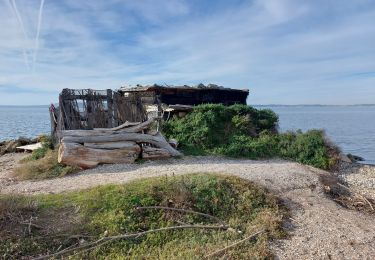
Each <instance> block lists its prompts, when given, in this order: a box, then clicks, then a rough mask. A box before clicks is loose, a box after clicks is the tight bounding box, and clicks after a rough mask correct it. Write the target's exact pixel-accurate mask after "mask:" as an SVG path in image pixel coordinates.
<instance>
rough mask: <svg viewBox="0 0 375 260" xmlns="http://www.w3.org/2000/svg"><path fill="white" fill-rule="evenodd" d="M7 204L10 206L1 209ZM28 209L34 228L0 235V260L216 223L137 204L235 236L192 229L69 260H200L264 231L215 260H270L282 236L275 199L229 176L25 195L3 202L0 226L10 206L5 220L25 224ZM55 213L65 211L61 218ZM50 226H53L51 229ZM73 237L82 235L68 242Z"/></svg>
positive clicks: (80, 254) (104, 247)
mask: <svg viewBox="0 0 375 260" xmlns="http://www.w3.org/2000/svg"><path fill="white" fill-rule="evenodd" d="M9 200H11V203H4V202H6V201H9ZM30 203H32V205H34V206H35V207H36V208H35V207H34V208H33V213H32V214H34V215H33V216H34V218H33V219H34V222H33V223H34V224H35V225H36V226H38V228H37V227H33V226H32V227H31V232H28V230H27V228H28V226H26V227H24V228H25V229H26V232H25V230H24V231H22V232H21V231H19V232H12V233H11V234H8V235H7V236H4V234H1V232H4V231H1V232H0V242H1V243H0V256H2V257H4V258H22V257H35V256H38V255H42V254H48V253H53V252H56V251H58V250H61V249H63V248H66V247H69V246H76V245H78V244H79V243H81V244H82V243H83V244H84V243H88V242H89V241H95V240H97V239H98V238H100V237H103V235H104V234H105V235H107V236H112V235H118V234H125V233H134V232H140V231H145V230H150V229H155V228H161V227H170V226H176V225H181V224H182V223H187V224H202V225H217V223H213V222H212V220H210V219H207V218H204V217H202V216H199V215H195V214H185V213H179V212H172V211H164V210H143V211H138V210H136V207H138V206H167V207H175V208H182V209H189V210H194V211H198V212H202V213H207V214H211V215H213V216H215V217H218V218H220V219H222V220H223V221H225V222H226V223H227V224H228V225H229V226H230V227H231V228H234V229H236V230H240V231H242V233H241V234H240V233H236V232H230V231H220V230H196V229H194V230H193V229H190V230H187V229H186V230H175V231H163V232H158V233H153V234H148V235H146V236H142V237H139V238H135V239H130V240H116V241H113V242H111V243H108V244H105V245H102V246H99V247H95V248H94V249H92V250H90V251H87V252H76V254H75V255H74V257H73V258H77V259H82V258H84V259H97V258H100V259H104V258H109V259H119V258H121V259H122V258H125V259H133V258H135V259H197V258H198V259H199V258H202V257H203V256H205V255H207V254H208V253H210V252H213V251H216V250H218V249H221V248H223V247H225V246H227V245H228V244H231V243H233V242H236V241H238V240H240V239H242V238H244V237H246V236H249V235H250V234H252V233H254V232H255V231H257V230H259V229H261V228H264V229H265V230H266V232H265V233H263V234H261V235H260V236H258V237H256V238H255V239H252V240H249V241H247V242H244V243H242V244H239V245H238V246H236V247H235V248H231V249H229V250H227V251H226V252H225V253H224V254H222V255H221V257H224V258H229V259H255V258H256V259H266V258H269V257H271V252H270V251H269V249H268V241H269V240H271V239H275V238H281V237H283V236H285V234H284V232H283V230H282V228H281V221H282V218H283V213H284V211H283V209H281V208H280V206H279V203H278V200H277V199H276V198H275V197H273V196H271V195H270V194H268V193H267V192H265V191H264V190H263V189H261V188H259V187H257V186H255V185H254V184H253V183H251V182H248V181H245V180H243V179H239V178H236V177H229V176H217V175H211V174H194V175H186V176H178V177H161V178H150V179H144V180H138V181H134V182H131V183H128V184H125V185H117V186H114V185H111V186H102V187H97V188H94V189H89V190H85V191H80V192H73V193H68V194H57V195H42V196H35V197H31V201H30V200H27V199H25V198H24V197H16V198H14V197H9V196H2V197H0V204H2V205H7V206H5V209H3V210H2V211H0V225H4V224H6V223H7V221H8V219H7V217H6V216H7V213H4V212H7V211H8V209H9V208H11V209H12V210H11V211H12V212H13V213H12V214H11V215H17V214H18V215H25V216H26V217H25V219H30V215H27V214H26V213H25V205H30ZM26 208H27V207H26ZM15 209H16V210H15ZM15 211H18V212H17V213H15ZM26 212H27V211H26ZM61 212H65V213H64V214H65V215H64V214H63V216H62V217H61V216H59V213H61ZM66 212H68V213H66ZM4 216H5V217H4ZM61 222H63V223H61ZM51 223H54V224H53V225H52V226H51ZM77 234H81V237H79V236H78V237H77V236H72V235H77ZM91 236H92V237H91Z"/></svg>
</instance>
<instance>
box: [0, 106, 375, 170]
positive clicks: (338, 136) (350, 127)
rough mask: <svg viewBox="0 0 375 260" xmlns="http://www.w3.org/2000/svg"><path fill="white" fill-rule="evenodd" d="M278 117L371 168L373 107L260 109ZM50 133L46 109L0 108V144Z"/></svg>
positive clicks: (374, 137) (374, 149) (373, 158)
mask: <svg viewBox="0 0 375 260" xmlns="http://www.w3.org/2000/svg"><path fill="white" fill-rule="evenodd" d="M265 107H267V108H271V109H272V110H274V111H275V112H276V113H277V114H278V115H279V117H280V123H279V126H280V130H281V131H287V130H298V129H301V130H303V131H306V130H308V129H312V128H318V129H324V130H325V131H326V133H327V135H328V137H329V138H331V139H332V140H333V141H334V142H335V143H336V144H338V145H339V147H340V148H341V149H342V150H343V151H344V152H345V153H352V154H355V155H359V156H362V157H364V158H365V159H366V163H372V164H375V106H261V107H260V108H265ZM49 131H50V122H49V112H48V106H30V107H13V106H0V140H7V139H14V138H18V137H19V136H26V137H35V136H37V135H39V134H43V133H44V134H46V133H49Z"/></svg>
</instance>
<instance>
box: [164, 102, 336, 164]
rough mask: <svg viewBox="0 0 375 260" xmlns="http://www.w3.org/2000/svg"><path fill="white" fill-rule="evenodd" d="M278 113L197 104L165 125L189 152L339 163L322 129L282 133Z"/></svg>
mask: <svg viewBox="0 0 375 260" xmlns="http://www.w3.org/2000/svg"><path fill="white" fill-rule="evenodd" d="M277 124H278V116H277V115H276V114H275V113H274V112H273V111H272V110H269V109H255V108H253V107H250V106H247V105H233V106H224V105H220V104H207V105H199V106H196V107H195V108H194V110H193V112H191V113H189V114H187V115H186V116H185V117H183V118H177V117H174V118H172V119H171V120H169V121H168V122H165V123H164V124H163V132H164V134H165V135H166V136H167V137H169V138H175V139H177V140H178V141H179V142H180V144H181V148H182V149H183V150H184V152H185V154H191V155H204V154H206V155H207V154H219V155H226V156H231V157H246V158H251V159H264V158H274V157H279V158H285V159H290V160H294V161H297V162H300V163H303V164H308V165H312V166H315V167H318V168H322V169H330V168H332V167H333V166H334V165H335V164H336V160H337V153H338V150H337V148H335V147H333V146H332V145H331V144H330V143H329V142H328V141H327V138H326V137H325V134H324V132H323V131H321V130H311V131H308V132H306V133H303V132H301V131H297V132H287V133H278V131H277Z"/></svg>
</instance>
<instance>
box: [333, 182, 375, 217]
mask: <svg viewBox="0 0 375 260" xmlns="http://www.w3.org/2000/svg"><path fill="white" fill-rule="evenodd" d="M337 185H338V186H340V187H341V188H344V189H346V190H347V191H349V192H350V193H352V194H355V195H357V196H358V197H360V198H361V199H362V200H364V201H365V202H366V203H367V204H368V205H369V206H370V208H371V210H372V211H375V209H374V207H373V206H372V203H371V202H370V201H369V200H368V199H367V198H366V197H365V196H363V195H362V194H360V193H358V192H354V191H353V190H352V189H350V188H349V187H347V186H345V185H342V184H341V183H337Z"/></svg>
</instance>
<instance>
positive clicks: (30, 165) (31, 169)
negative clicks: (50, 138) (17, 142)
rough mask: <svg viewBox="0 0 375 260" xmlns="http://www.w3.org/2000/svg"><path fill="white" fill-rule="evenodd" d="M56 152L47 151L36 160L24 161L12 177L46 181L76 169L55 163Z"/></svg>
mask: <svg viewBox="0 0 375 260" xmlns="http://www.w3.org/2000/svg"><path fill="white" fill-rule="evenodd" d="M57 153H58V152H57V150H50V149H48V150H47V151H46V153H45V155H44V156H43V157H41V158H39V159H36V160H27V161H24V162H23V163H22V164H21V165H20V166H18V167H17V168H15V169H14V176H15V177H17V178H19V179H23V180H25V179H47V178H55V177H61V176H64V175H66V174H69V173H74V172H77V171H78V169H77V168H74V167H71V166H65V165H62V164H59V163H58V162H57Z"/></svg>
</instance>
